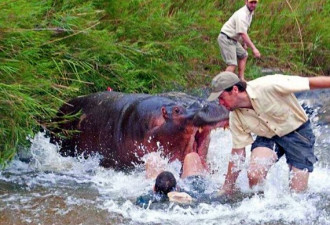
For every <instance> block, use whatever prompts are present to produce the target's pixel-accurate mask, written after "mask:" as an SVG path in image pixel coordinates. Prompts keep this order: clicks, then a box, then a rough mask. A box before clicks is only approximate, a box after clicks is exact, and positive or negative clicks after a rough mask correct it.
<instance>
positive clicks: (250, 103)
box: [208, 71, 330, 194]
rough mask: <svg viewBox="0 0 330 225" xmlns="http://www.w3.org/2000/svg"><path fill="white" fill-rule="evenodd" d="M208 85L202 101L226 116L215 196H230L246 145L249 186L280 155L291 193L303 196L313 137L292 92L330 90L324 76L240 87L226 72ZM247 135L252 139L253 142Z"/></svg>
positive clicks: (310, 168)
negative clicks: (225, 149) (228, 143)
mask: <svg viewBox="0 0 330 225" xmlns="http://www.w3.org/2000/svg"><path fill="white" fill-rule="evenodd" d="M211 85H212V93H211V95H210V97H209V98H208V100H209V101H213V100H217V99H218V101H219V104H221V105H223V106H225V107H226V108H227V109H228V110H230V111H231V112H230V115H229V128H230V131H231V134H232V142H233V146H232V152H231V154H232V159H231V160H230V162H229V165H228V171H227V175H226V178H225V183H224V185H223V187H222V190H221V191H220V194H221V193H226V194H231V193H232V192H233V189H234V185H235V182H236V179H237V177H238V175H239V172H240V168H239V165H240V164H241V163H242V162H244V161H245V147H246V146H247V145H249V144H252V146H251V151H252V152H251V159H250V163H249V167H248V178H249V184H250V187H253V186H255V185H257V184H260V183H262V182H263V181H264V179H265V178H266V176H267V172H268V171H269V169H270V167H271V166H272V165H273V164H274V163H275V162H276V161H277V160H278V159H279V158H280V157H281V156H283V155H285V156H286V160H287V163H288V165H289V168H290V172H291V176H290V188H291V190H293V191H295V192H301V191H304V190H305V189H306V188H307V186H308V177H309V172H312V171H313V164H314V163H315V162H316V161H317V158H316V157H315V155H314V142H315V136H314V134H313V131H312V129H311V126H310V122H309V120H308V118H307V115H306V114H305V111H304V110H303V108H302V107H301V106H300V104H299V103H298V101H297V99H296V97H295V95H294V93H295V92H299V91H304V90H310V89H316V88H330V77H325V76H319V77H299V76H288V75H269V76H265V77H260V78H258V79H255V80H252V81H249V82H245V81H241V80H239V78H238V77H237V76H236V74H234V73H232V72H227V71H226V72H222V73H220V74H218V75H217V76H215V77H214V78H213V80H212V84H211ZM251 134H256V135H257V137H256V139H255V140H253V139H252V136H251Z"/></svg>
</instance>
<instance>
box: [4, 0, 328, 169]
mask: <svg viewBox="0 0 330 225" xmlns="http://www.w3.org/2000/svg"><path fill="white" fill-rule="evenodd" d="M243 4H244V1H243V0H236V1H233V0H221V1H209V0H195V1H187V0H176V1H174V0H163V1H155V0H65V1H64V0H53V1H52V0H42V1H37V0H30V1H26V0H15V1H13V0H3V1H1V2H0V8H1V14H0V139H1V142H0V164H1V165H2V166H5V165H6V163H7V162H8V161H10V160H11V159H12V158H13V157H14V156H15V153H16V151H17V148H18V147H19V146H23V147H24V146H28V144H29V141H28V139H27V137H33V135H34V134H35V133H36V132H38V131H39V129H40V127H41V126H42V127H49V126H51V125H52V121H51V118H52V117H53V116H54V114H55V113H56V111H57V109H58V107H59V106H60V105H61V104H63V102H64V101H66V100H68V99H70V98H72V97H74V96H77V95H82V94H87V93H91V92H97V91H103V90H106V88H107V87H112V88H113V89H114V90H116V91H122V92H131V93H141V92H143V93H157V92H162V91H169V90H182V91H187V92H198V91H196V88H205V87H207V86H208V85H209V83H210V80H211V79H212V77H213V76H214V75H216V74H217V73H218V72H220V71H221V70H224V68H225V64H224V63H223V61H222V60H221V57H220V51H219V47H218V44H217V40H216V39H217V36H218V33H219V31H220V28H221V26H222V25H223V23H224V22H225V21H226V20H227V19H228V18H229V17H230V16H231V15H232V13H233V12H234V11H235V10H237V9H239V8H240V7H242V6H243ZM329 14H330V3H329V0H318V1H316V0H306V1H292V0H290V1H289V0H272V1H271V0H261V1H260V2H259V5H258V8H257V10H256V13H255V16H254V20H253V22H252V26H251V28H250V31H249V35H250V37H251V39H252V40H253V41H254V43H255V44H256V46H257V47H258V48H259V50H260V51H261V54H262V58H263V60H262V61H261V60H255V59H253V58H252V53H251V52H250V51H249V55H250V58H249V60H248V65H247V70H246V77H247V79H254V78H256V77H258V76H260V75H261V68H263V67H264V68H280V69H281V70H282V71H284V72H285V73H287V74H301V75H306V76H314V75H318V74H326V75H329V71H330V68H329V65H328V62H329V58H330V56H329V55H330V54H329V47H330V46H329V45H330V43H329V42H330V37H329V25H330V21H329V20H330V17H329V16H328V15H329ZM53 125H54V124H53Z"/></svg>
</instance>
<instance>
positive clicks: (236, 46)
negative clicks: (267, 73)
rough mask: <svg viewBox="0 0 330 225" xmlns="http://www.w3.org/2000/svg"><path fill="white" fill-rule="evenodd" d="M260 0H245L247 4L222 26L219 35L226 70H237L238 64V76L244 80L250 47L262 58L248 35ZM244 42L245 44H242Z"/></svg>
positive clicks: (254, 53)
mask: <svg viewBox="0 0 330 225" xmlns="http://www.w3.org/2000/svg"><path fill="white" fill-rule="evenodd" d="M257 4H258V0H245V6H243V7H242V8H240V9H239V10H237V11H236V12H235V13H234V14H233V15H232V16H231V17H230V18H229V20H228V21H227V22H226V23H225V24H224V25H223V26H222V28H221V31H220V34H219V36H218V44H219V47H220V50H221V55H222V58H223V60H224V61H225V63H226V64H227V68H226V71H230V72H235V69H236V67H237V65H238V76H239V78H240V79H241V80H244V71H245V66H246V61H247V58H248V53H247V51H246V49H247V48H248V47H250V48H251V49H252V52H253V55H254V56H255V57H256V58H260V52H259V50H258V49H257V48H256V47H255V45H254V44H253V42H252V41H251V39H250V37H249V35H248V33H247V32H248V29H249V27H250V24H251V22H252V16H253V13H254V10H255V9H256V7H257ZM240 42H242V43H243V44H241V43H240Z"/></svg>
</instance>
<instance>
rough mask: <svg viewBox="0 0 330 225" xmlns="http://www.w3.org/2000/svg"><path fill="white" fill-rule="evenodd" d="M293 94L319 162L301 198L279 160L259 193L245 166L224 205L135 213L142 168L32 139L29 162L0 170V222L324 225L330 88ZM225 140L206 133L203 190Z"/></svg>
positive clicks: (220, 170) (218, 175)
mask: <svg viewBox="0 0 330 225" xmlns="http://www.w3.org/2000/svg"><path fill="white" fill-rule="evenodd" d="M298 96H299V99H300V101H301V103H304V104H306V105H307V106H309V107H310V108H311V109H313V110H314V112H311V120H312V123H313V129H314V132H315V134H316V136H317V144H316V149H315V151H316V155H317V157H318V158H319V161H318V162H317V163H316V165H315V170H314V172H313V173H312V174H311V175H310V181H309V189H308V191H307V193H305V194H300V195H295V194H291V193H290V192H289V190H288V174H289V170H288V167H287V165H286V163H285V159H281V160H280V161H279V162H278V163H277V164H276V165H275V166H274V167H273V168H272V169H271V171H270V173H269V175H268V177H267V181H266V183H265V185H264V186H262V187H259V190H257V191H259V192H258V193H259V194H255V193H254V192H252V191H251V190H250V189H249V188H248V181H247V177H246V165H247V164H245V165H242V168H243V170H242V172H241V174H240V176H239V178H238V181H237V187H238V189H239V192H238V193H237V194H236V195H235V196H234V197H233V199H231V200H230V201H228V202H225V203H224V204H220V203H212V204H205V203H200V204H198V205H193V206H180V205H176V204H173V203H171V204H167V205H165V206H163V207H162V208H160V209H142V208H140V207H138V206H136V205H135V204H134V202H135V199H136V198H137V197H138V196H140V195H142V194H145V193H146V192H147V191H148V190H150V189H151V188H152V185H153V181H151V180H146V179H145V178H144V176H145V171H144V170H143V168H141V167H137V169H136V170H135V171H133V172H132V173H130V174H125V173H123V172H118V171H113V170H111V169H104V168H102V167H99V166H98V162H99V158H98V157H97V156H95V157H93V158H89V159H83V158H81V159H74V158H64V157H61V156H60V155H59V154H58V153H57V147H56V146H54V145H52V144H49V140H48V139H47V138H45V137H44V136H43V134H41V133H40V134H38V135H37V136H36V137H35V138H34V139H33V145H32V147H31V149H30V150H31V152H32V161H30V162H22V161H20V160H18V159H16V160H14V161H13V162H12V164H11V165H10V166H9V167H8V168H7V169H6V170H4V171H1V172H0V212H1V214H0V224H1V225H3V224H93V225H95V224H189V225H190V224H191V225H192V224H226V225H228V224H274V225H275V224H317V225H318V224H320V225H323V224H330V168H329V166H330V129H329V124H330V112H329V111H330V102H329V100H328V99H329V97H330V90H327V91H313V92H310V93H301V94H299V95H298ZM230 138H231V137H230V133H229V132H228V131H224V130H222V129H219V130H217V131H215V132H213V133H212V140H211V145H210V149H209V155H208V160H209V162H210V164H211V169H212V170H213V171H214V173H213V174H212V175H210V179H211V180H212V181H213V182H214V183H213V184H212V185H210V187H209V189H210V190H209V191H210V192H212V191H214V190H216V189H217V188H219V187H220V186H221V184H222V183H223V181H224V176H223V175H224V174H225V173H226V170H227V162H228V159H229V156H230V150H231V141H230ZM247 153H248V157H249V151H247ZM168 169H169V170H171V171H172V172H173V173H174V174H175V175H176V176H178V174H179V170H180V164H179V163H178V162H174V163H171V164H170V165H169V166H168Z"/></svg>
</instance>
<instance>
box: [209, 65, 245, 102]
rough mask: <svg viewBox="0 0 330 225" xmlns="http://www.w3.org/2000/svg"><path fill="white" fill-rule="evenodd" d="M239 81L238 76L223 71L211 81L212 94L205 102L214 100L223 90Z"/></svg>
mask: <svg viewBox="0 0 330 225" xmlns="http://www.w3.org/2000/svg"><path fill="white" fill-rule="evenodd" d="M239 81H240V79H239V78H238V76H237V75H236V74H234V73H232V72H229V71H225V72H221V73H219V74H218V75H216V76H215V77H214V78H213V79H212V83H211V91H212V92H211V94H210V96H209V97H208V99H207V100H208V101H214V100H216V99H217V98H218V97H219V96H220V95H221V93H222V92H223V91H224V90H225V89H227V88H230V87H232V86H234V85H235V84H237V83H238V82H239Z"/></svg>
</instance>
